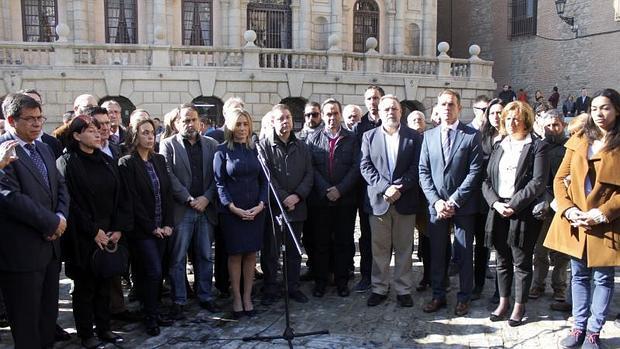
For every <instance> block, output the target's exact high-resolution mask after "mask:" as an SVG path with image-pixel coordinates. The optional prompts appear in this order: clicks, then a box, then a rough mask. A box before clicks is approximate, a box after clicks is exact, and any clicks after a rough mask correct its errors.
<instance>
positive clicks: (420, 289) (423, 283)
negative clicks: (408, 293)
mask: <svg viewBox="0 0 620 349" xmlns="http://www.w3.org/2000/svg"><path fill="white" fill-rule="evenodd" d="M430 286H431V283H430V282H428V281H426V280H422V281H420V283H419V284H418V287H416V288H415V290H416V292H424V291H426V289H427V288H429V287H430Z"/></svg>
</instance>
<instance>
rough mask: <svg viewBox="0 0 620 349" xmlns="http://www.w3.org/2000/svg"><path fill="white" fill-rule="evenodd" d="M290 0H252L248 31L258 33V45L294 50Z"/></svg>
mask: <svg viewBox="0 0 620 349" xmlns="http://www.w3.org/2000/svg"><path fill="white" fill-rule="evenodd" d="M290 4H291V2H290V0H252V1H250V2H249V3H248V13H247V20H248V23H247V25H248V30H250V29H251V30H254V31H255V32H256V42H255V43H256V45H257V46H259V47H271V48H292V47H293V40H292V38H291V33H292V32H293V29H292V26H291V19H292V12H291V6H290Z"/></svg>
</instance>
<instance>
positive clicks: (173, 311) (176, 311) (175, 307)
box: [168, 303, 185, 321]
mask: <svg viewBox="0 0 620 349" xmlns="http://www.w3.org/2000/svg"><path fill="white" fill-rule="evenodd" d="M168 317H169V318H170V319H172V320H174V321H178V320H183V319H185V311H184V309H183V305H181V304H176V303H173V304H172V307H170V312H169V313H168Z"/></svg>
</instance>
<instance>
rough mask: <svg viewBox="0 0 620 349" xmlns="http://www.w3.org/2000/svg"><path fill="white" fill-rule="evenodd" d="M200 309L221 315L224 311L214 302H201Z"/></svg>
mask: <svg viewBox="0 0 620 349" xmlns="http://www.w3.org/2000/svg"><path fill="white" fill-rule="evenodd" d="M200 307H201V308H202V309H207V310H208V311H209V312H210V313H219V312H221V311H222V309H220V307H219V306H218V305H217V304H216V303H215V302H214V301H205V302H200Z"/></svg>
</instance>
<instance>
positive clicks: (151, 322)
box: [144, 316, 161, 337]
mask: <svg viewBox="0 0 620 349" xmlns="http://www.w3.org/2000/svg"><path fill="white" fill-rule="evenodd" d="M144 327H145V332H146V334H148V335H149V336H151V337H155V336H159V334H160V333H161V331H160V329H159V325H157V319H155V317H154V316H145V317H144Z"/></svg>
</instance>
